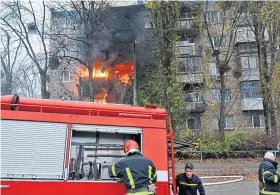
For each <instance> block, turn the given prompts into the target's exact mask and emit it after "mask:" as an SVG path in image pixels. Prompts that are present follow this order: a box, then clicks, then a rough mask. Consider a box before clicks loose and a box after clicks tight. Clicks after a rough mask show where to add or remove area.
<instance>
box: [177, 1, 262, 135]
mask: <svg viewBox="0 0 280 195" xmlns="http://www.w3.org/2000/svg"><path fill="white" fill-rule="evenodd" d="M184 5H185V6H186V7H183V8H182V13H181V16H180V20H179V25H178V35H179V36H180V37H181V39H180V40H179V42H178V47H179V54H180V64H179V72H180V76H181V77H179V78H180V79H179V81H180V82H181V83H182V84H183V91H184V94H185V100H186V101H187V102H188V104H187V110H188V112H189V116H188V119H187V124H188V127H189V129H191V130H193V131H196V132H200V131H216V130H218V117H219V111H220V74H219V70H218V67H217V65H216V62H215V59H214V58H211V57H210V59H205V58H207V57H205V56H206V54H205V46H206V45H207V46H208V47H209V40H208V37H205V34H203V33H201V32H199V30H198V27H196V25H195V22H194V21H195V20H194V17H195V13H196V10H193V9H191V6H190V4H189V3H186V4H184ZM206 16H207V19H208V22H209V24H210V26H211V27H210V28H212V29H211V30H212V31H211V33H212V41H213V45H214V47H216V46H218V45H219V43H220V39H219V37H221V33H222V30H221V23H222V21H223V20H222V13H220V12H219V11H218V10H217V9H216V8H215V6H214V5H212V6H210V7H209V10H208V12H207V13H206ZM242 17H247V18H249V17H250V16H249V15H248V14H247V13H246V14H245V13H244V14H243V15H242ZM241 21H244V20H240V23H239V25H238V29H236V30H237V34H236V40H235V42H234V45H233V46H234V47H236V48H237V50H235V51H234V53H233V55H232V57H231V58H230V63H229V66H230V71H228V72H227V73H226V76H225V78H226V113H227V114H226V127H225V131H227V132H230V131H240V130H253V129H263V128H264V115H263V104H262V98H261V96H260V77H259V69H258V63H257V49H256V44H255V38H254V33H253V32H252V30H251V26H248V24H246V23H242V22H241ZM227 41H228V37H227V36H225V38H224V40H223V41H222V44H221V48H220V52H226V51H227V49H228V47H227V46H228V44H227V43H228V42H227ZM203 48H204V49H203Z"/></svg>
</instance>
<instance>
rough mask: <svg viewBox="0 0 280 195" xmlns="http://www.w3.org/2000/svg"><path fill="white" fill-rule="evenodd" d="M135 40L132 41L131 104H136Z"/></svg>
mask: <svg viewBox="0 0 280 195" xmlns="http://www.w3.org/2000/svg"><path fill="white" fill-rule="evenodd" d="M136 87H137V85H136V40H134V42H133V105H134V106H136V105H137V92H136V91H137V89H136Z"/></svg>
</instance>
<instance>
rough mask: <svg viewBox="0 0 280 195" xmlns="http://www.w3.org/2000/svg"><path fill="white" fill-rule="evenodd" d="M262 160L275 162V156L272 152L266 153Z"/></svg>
mask: <svg viewBox="0 0 280 195" xmlns="http://www.w3.org/2000/svg"><path fill="white" fill-rule="evenodd" d="M264 158H267V159H270V160H272V161H275V160H276V158H275V155H274V154H273V153H272V152H266V153H265V155H264Z"/></svg>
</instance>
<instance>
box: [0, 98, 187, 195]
mask: <svg viewBox="0 0 280 195" xmlns="http://www.w3.org/2000/svg"><path fill="white" fill-rule="evenodd" d="M170 127H171V124H170V117H169V116H168V115H167V113H166V111H165V109H159V108H156V107H155V106H153V105H147V106H145V107H138V106H137V107H136V106H130V105H116V104H99V103H91V102H78V101H76V102H75V101H60V100H43V99H30V98H19V96H18V95H9V96H2V97H1V185H0V187H1V194H2V195H124V194H125V193H126V189H125V187H124V185H123V183H121V182H119V181H115V180H113V179H112V178H110V177H109V175H108V168H109V167H110V166H112V164H114V163H115V162H117V161H119V160H120V159H121V158H123V157H124V153H123V144H124V142H125V141H126V140H127V139H133V140H135V141H137V143H138V144H139V146H140V150H141V153H142V154H143V155H144V156H146V157H148V158H150V159H151V160H152V161H153V162H154V164H155V166H156V169H157V176H158V181H157V183H156V187H157V188H156V194H157V195H170V194H171V193H172V192H171V190H170V189H171V187H173V189H175V190H176V183H175V181H172V178H175V161H174V151H175V149H176V147H175V143H174V139H173V133H172V128H170ZM178 144H180V145H181V146H178V149H182V147H189V145H184V143H183V144H182V143H180V142H178ZM85 170H87V171H85ZM175 194H176V193H175Z"/></svg>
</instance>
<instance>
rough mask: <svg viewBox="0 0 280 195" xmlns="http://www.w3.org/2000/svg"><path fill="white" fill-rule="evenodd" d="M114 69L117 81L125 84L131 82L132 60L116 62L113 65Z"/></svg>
mask: <svg viewBox="0 0 280 195" xmlns="http://www.w3.org/2000/svg"><path fill="white" fill-rule="evenodd" d="M114 70H115V74H116V76H117V77H118V79H119V81H121V82H122V83H123V84H125V85H127V84H131V78H132V77H133V62H126V63H123V64H117V65H116V66H115V67H114Z"/></svg>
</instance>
